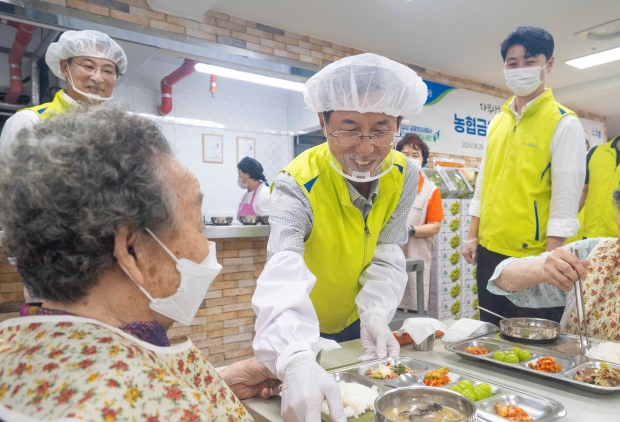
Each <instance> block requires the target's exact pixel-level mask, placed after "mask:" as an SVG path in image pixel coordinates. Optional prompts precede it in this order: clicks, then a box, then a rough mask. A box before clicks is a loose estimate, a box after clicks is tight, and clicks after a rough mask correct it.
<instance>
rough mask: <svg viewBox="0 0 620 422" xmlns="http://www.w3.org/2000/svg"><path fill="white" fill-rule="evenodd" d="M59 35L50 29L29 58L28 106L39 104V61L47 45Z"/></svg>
mask: <svg viewBox="0 0 620 422" xmlns="http://www.w3.org/2000/svg"><path fill="white" fill-rule="evenodd" d="M58 34H60V31H56V30H55V29H50V30H49V31H48V32H47V35H46V36H45V38H44V39H43V41H41V44H39V46H38V47H37V49H36V50H34V53H33V55H32V57H31V58H30V82H31V91H32V93H31V94H30V104H31V105H39V104H41V92H40V91H41V88H40V86H39V80H40V78H41V75H40V69H39V59H40V58H41V57H43V54H44V53H45V52H46V51H47V48H48V47H49V45H50V44H51V43H52V41H54V39H56V37H57V36H58Z"/></svg>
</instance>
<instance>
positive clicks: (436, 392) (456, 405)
mask: <svg viewBox="0 0 620 422" xmlns="http://www.w3.org/2000/svg"><path fill="white" fill-rule="evenodd" d="M433 403H437V404H439V405H441V406H445V407H449V408H451V409H453V410H456V411H457V412H460V413H462V414H463V415H465V418H464V419H462V420H461V421H460V422H474V421H475V420H476V406H475V405H474V403H473V402H472V401H471V400H469V399H468V398H467V397H465V396H463V395H461V394H458V393H455V392H454V391H450V390H446V389H443V388H437V387H407V388H397V389H394V390H390V391H388V392H386V393H383V394H381V395H380V396H379V397H377V399H376V400H375V421H377V422H395V421H396V420H395V419H392V418H390V417H389V416H387V415H386V414H385V412H386V411H388V410H389V409H393V408H395V407H398V406H402V405H409V404H411V405H413V404H420V405H425V404H426V405H430V404H433Z"/></svg>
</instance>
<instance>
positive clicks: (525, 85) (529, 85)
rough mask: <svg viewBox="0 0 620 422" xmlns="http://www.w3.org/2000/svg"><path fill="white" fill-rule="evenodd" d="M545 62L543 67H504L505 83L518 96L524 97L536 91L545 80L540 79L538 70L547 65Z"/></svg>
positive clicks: (540, 70)
mask: <svg viewBox="0 0 620 422" xmlns="http://www.w3.org/2000/svg"><path fill="white" fill-rule="evenodd" d="M548 64H549V62H547V64H545V65H544V66H543V67H540V66H535V67H520V68H518V69H506V70H504V78H505V79H506V85H507V86H508V88H510V90H511V91H512V92H514V93H515V95H517V96H519V97H525V96H528V95H530V94H531V93H532V92H534V91H536V88H538V87H539V86H540V85H541V84H543V83H544V82H545V80H546V79H547V76H545V79H543V80H541V79H540V72H542V70H543V69H544V68H545V67H547V65H548Z"/></svg>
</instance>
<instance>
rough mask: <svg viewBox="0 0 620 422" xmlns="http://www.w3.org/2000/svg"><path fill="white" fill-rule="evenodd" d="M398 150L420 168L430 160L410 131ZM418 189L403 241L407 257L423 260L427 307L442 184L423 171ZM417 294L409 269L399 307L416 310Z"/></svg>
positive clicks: (421, 143)
mask: <svg viewBox="0 0 620 422" xmlns="http://www.w3.org/2000/svg"><path fill="white" fill-rule="evenodd" d="M396 151H400V152H402V153H403V154H405V156H406V157H408V158H411V159H412V160H413V163H414V165H415V166H416V167H417V168H422V167H425V166H426V164H427V163H428V153H429V151H428V146H427V145H426V142H424V141H423V140H422V139H420V137H419V136H418V135H415V134H413V133H408V134H407V135H405V136H404V137H403V139H401V140H400V141H399V142H398V144H396ZM417 192H418V194H417V195H416V198H415V201H414V202H413V206H412V207H411V211H409V216H408V217H407V229H408V230H409V240H408V241H407V244H406V245H403V252H404V253H405V258H414V257H415V258H420V259H422V260H424V309H426V308H427V307H428V301H429V296H430V295H429V293H430V290H429V289H430V283H431V261H432V255H433V247H434V245H435V235H436V234H437V233H439V230H440V229H441V222H442V221H443V218H444V215H443V207H442V205H441V193H440V192H439V188H437V186H435V184H434V183H433V182H431V181H430V180H428V179H426V178H425V177H424V176H423V173H422V172H420V181H419V182H418V190H417ZM417 297H418V295H417V290H416V275H415V273H409V281H408V282H407V289H406V290H405V294H404V296H403V299H402V300H401V302H400V305H399V308H402V309H407V310H409V309H411V310H417V309H418V302H417Z"/></svg>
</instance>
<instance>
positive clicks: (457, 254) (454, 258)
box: [450, 251, 461, 265]
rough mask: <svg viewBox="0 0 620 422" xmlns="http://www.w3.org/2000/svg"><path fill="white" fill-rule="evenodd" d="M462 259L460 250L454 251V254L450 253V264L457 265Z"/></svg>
mask: <svg viewBox="0 0 620 422" xmlns="http://www.w3.org/2000/svg"><path fill="white" fill-rule="evenodd" d="M460 260H461V254H460V252H459V251H454V252H452V255H450V264H452V265H456V264H458V262H459V261H460Z"/></svg>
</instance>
